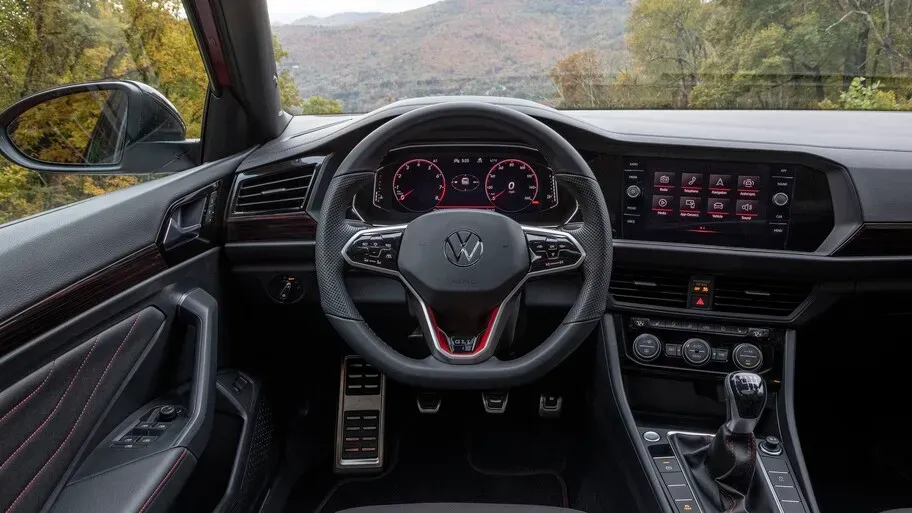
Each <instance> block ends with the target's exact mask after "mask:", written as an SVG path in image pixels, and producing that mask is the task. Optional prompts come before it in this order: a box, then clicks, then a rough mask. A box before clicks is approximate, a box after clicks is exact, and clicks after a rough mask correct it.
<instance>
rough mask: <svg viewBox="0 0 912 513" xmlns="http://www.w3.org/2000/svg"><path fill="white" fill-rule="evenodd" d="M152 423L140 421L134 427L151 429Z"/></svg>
mask: <svg viewBox="0 0 912 513" xmlns="http://www.w3.org/2000/svg"><path fill="white" fill-rule="evenodd" d="M152 425H153V424H152V423H151V422H140V423H139V424H137V425H136V429H152Z"/></svg>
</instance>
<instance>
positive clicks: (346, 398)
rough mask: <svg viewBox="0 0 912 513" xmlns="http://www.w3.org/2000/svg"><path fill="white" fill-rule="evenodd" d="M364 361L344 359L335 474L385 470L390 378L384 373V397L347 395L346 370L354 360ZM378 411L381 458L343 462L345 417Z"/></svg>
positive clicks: (382, 387) (378, 450) (382, 395)
mask: <svg viewBox="0 0 912 513" xmlns="http://www.w3.org/2000/svg"><path fill="white" fill-rule="evenodd" d="M354 360H360V361H364V359H363V358H361V357H360V356H346V357H345V358H344V359H343V360H342V369H341V372H340V379H339V407H338V413H337V416H336V438H335V440H334V445H335V449H334V450H335V471H336V473H339V474H342V473H353V472H364V471H372V470H381V469H383V466H384V464H385V460H386V457H385V452H386V451H385V448H386V445H385V443H386V442H385V436H386V415H385V411H386V408H385V407H386V375H385V374H383V373H382V372H380V371H379V370H378V371H377V372H378V373H379V374H380V394H379V395H346V393H345V382H346V379H345V378H346V376H345V371H346V369H347V368H348V363H349V362H350V361H354ZM365 410H376V411H378V412H379V417H380V418H379V421H380V422H379V429H378V431H379V432H378V434H377V457H376V458H364V459H343V458H342V447H343V445H344V444H343V440H344V434H343V426H344V419H345V414H346V413H350V412H355V411H365Z"/></svg>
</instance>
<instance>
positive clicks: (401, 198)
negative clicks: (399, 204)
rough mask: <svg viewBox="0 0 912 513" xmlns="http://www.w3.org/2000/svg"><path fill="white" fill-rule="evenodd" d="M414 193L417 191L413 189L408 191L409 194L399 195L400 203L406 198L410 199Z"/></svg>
mask: <svg viewBox="0 0 912 513" xmlns="http://www.w3.org/2000/svg"><path fill="white" fill-rule="evenodd" d="M413 192H415V189H412V190H410V191H408V192H407V193H405V194H400V195H399V201H402V200H404V199H405V198H407V197H408V195H409V194H411V193H413Z"/></svg>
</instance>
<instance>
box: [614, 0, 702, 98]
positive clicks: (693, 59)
mask: <svg viewBox="0 0 912 513" xmlns="http://www.w3.org/2000/svg"><path fill="white" fill-rule="evenodd" d="M712 9H713V6H712V4H711V3H707V4H704V3H703V2H701V0H640V1H639V2H637V3H636V4H634V6H633V10H632V12H631V14H630V19H629V20H628V22H627V27H628V30H627V45H628V47H629V49H630V53H631V55H632V56H633V57H634V59H635V61H636V63H637V66H638V67H639V68H640V69H642V72H643V74H644V75H645V76H646V77H649V78H650V79H651V80H652V81H653V83H654V84H655V85H657V86H659V87H660V88H662V89H665V90H666V91H667V94H668V95H669V96H670V100H671V103H672V104H673V105H674V106H675V107H679V108H686V107H688V105H689V103H690V94H691V91H692V90H693V89H694V87H696V85H697V83H698V81H699V80H698V77H699V73H700V69H701V67H702V66H703V63H704V61H705V60H706V58H707V53H708V49H707V45H706V38H705V34H704V32H703V30H704V28H703V27H704V25H705V22H706V19H707V16H708V14H709V12H710V11H711V10H712Z"/></svg>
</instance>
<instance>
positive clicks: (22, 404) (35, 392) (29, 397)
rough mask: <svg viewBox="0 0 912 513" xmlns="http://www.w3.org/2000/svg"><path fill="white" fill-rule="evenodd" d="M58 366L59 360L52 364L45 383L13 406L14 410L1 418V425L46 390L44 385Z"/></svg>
mask: <svg viewBox="0 0 912 513" xmlns="http://www.w3.org/2000/svg"><path fill="white" fill-rule="evenodd" d="M56 366H57V360H54V361H53V362H51V370H49V371H48V373H47V375H46V376H45V377H44V381H42V382H41V384H40V385H38V387H37V388H35V390H32V393H31V394H29V395H27V396H26V397H25V398H24V399H22V400H21V401H19V404H17V405H16V406H13V409H12V410H10V411H8V412H6V414H5V415H4V416H2V417H0V423H2V422H3V421H4V420H6V418H7V417H9V416H10V415H12V414H14V413H16V410H18V409H19V408H22V407H23V406H24V405H25V404H27V403H28V402H29V401H31V400H32V397H34V396H35V394H37V393H38V392H40V391H41V389H42V388H44V385H45V384H46V383H47V382H48V378H50V377H51V374H53V373H54V368H55V367H56Z"/></svg>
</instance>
